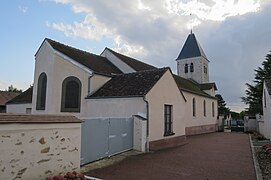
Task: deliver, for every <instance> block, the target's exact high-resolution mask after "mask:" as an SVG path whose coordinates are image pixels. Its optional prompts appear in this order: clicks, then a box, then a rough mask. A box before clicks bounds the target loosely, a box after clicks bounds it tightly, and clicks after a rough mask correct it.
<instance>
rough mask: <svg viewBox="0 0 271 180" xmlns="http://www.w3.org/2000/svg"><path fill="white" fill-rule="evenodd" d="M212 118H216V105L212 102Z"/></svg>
mask: <svg viewBox="0 0 271 180" xmlns="http://www.w3.org/2000/svg"><path fill="white" fill-rule="evenodd" d="M212 116H213V117H215V103H214V102H212Z"/></svg>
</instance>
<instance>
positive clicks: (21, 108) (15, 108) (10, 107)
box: [6, 103, 32, 114]
mask: <svg viewBox="0 0 271 180" xmlns="http://www.w3.org/2000/svg"><path fill="white" fill-rule="evenodd" d="M6 107H7V113H18V114H31V111H32V103H24V104H7V105H6Z"/></svg>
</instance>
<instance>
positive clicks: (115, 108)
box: [85, 97, 147, 118]
mask: <svg viewBox="0 0 271 180" xmlns="http://www.w3.org/2000/svg"><path fill="white" fill-rule="evenodd" d="M86 109H88V111H87V112H86V114H85V117H86V118H89V117H91V118H96V117H121V118H126V117H132V116H133V115H141V116H146V113H147V107H146V102H145V101H144V100H143V97H135V98H104V99H103V98H101V99H87V100H86Z"/></svg>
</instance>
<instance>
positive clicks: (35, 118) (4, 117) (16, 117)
mask: <svg viewBox="0 0 271 180" xmlns="http://www.w3.org/2000/svg"><path fill="white" fill-rule="evenodd" d="M80 122H81V120H79V119H78V118H76V117H75V116H62V115H26V114H0V124H1V123H80Z"/></svg>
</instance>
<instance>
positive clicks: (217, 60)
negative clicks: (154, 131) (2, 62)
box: [47, 0, 271, 107]
mask: <svg viewBox="0 0 271 180" xmlns="http://www.w3.org/2000/svg"><path fill="white" fill-rule="evenodd" d="M56 2H57V3H59V4H69V5H71V7H72V10H73V12H74V13H82V14H85V18H84V19H83V20H82V21H81V22H80V21H79V22H78V21H74V22H73V23H71V24H65V23H63V22H48V23H47V26H48V27H50V28H53V29H56V30H58V31H61V32H63V33H64V34H65V35H66V36H68V37H80V38H84V39H91V40H96V41H100V40H102V39H103V38H104V37H106V38H109V39H111V40H113V42H114V46H113V47H111V48H114V49H116V50H118V51H120V52H122V53H125V54H127V55H131V56H133V57H135V58H137V59H140V60H144V61H146V62H147V63H150V64H153V65H156V66H158V67H164V66H170V67H171V68H172V69H173V71H175V72H176V61H175V59H176V57H177V55H178V54H179V52H180V50H181V47H182V45H183V43H184V41H185V39H186V37H187V35H188V33H189V31H188V28H192V27H193V31H194V32H195V34H196V37H197V38H198V40H199V42H200V44H201V45H202V47H203V49H204V50H205V53H206V54H207V56H208V57H209V59H210V73H211V74H210V76H211V79H212V80H213V81H216V83H217V85H218V88H219V93H221V94H222V96H223V97H224V99H225V100H226V102H228V104H232V106H233V107H236V104H240V105H241V102H240V96H243V95H244V90H245V88H246V87H245V85H244V84H245V82H248V81H249V80H252V79H253V74H254V72H253V69H255V68H256V67H257V66H259V65H260V64H261V61H262V60H263V59H264V56H265V55H266V53H267V52H268V50H269V49H268V48H270V44H269V42H271V39H270V37H271V35H270V32H271V29H270V25H269V24H270V23H269V22H268V19H269V17H270V16H271V12H269V10H268V8H269V9H270V7H271V6H270V4H271V3H270V1H269V2H267V1H259V0H204V1H203V0H189V1H188V0H183V1H178V0H157V1H148V0H135V1H126V0H119V1H105V0H104V1H103V0H101V1H85V0H56ZM190 14H191V15H190Z"/></svg>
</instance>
